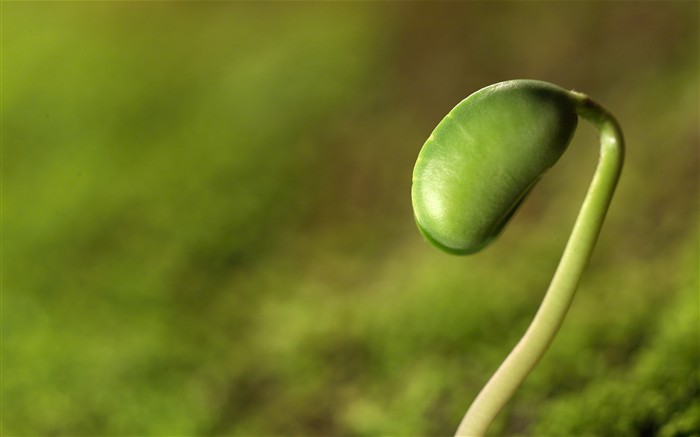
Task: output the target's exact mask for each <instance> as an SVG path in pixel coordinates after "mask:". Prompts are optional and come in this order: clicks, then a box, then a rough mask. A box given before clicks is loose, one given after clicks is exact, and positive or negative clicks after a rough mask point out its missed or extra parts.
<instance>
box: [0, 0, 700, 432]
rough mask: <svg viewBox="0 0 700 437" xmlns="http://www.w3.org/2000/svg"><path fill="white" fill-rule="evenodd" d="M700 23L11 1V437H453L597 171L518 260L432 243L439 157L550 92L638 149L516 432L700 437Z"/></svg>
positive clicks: (692, 15)
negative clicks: (456, 128) (481, 107)
mask: <svg viewBox="0 0 700 437" xmlns="http://www.w3.org/2000/svg"><path fill="white" fill-rule="evenodd" d="M699 40H700V33H699V25H698V5H697V3H693V2H668V3H662V2H650V3H629V2H607V3H606V2H576V3H564V2H561V3H557V2H555V3H552V2H541V3H540V2H524V3H504V2H497V3H493V4H489V3H480V2H466V3H452V2H447V3H413V2H407V3H371V2H369V3H350V2H348V3H325V2H292V3H285V2H263V3H247V2H245V3H219V2H211V3H194V2H172V3H169V2H163V3H160V2H158V3H149V2H124V3H122V2H99V3H88V2H56V3H49V2H26V3H20V2H3V4H2V389H1V393H2V403H1V408H2V419H1V429H0V431H1V432H2V434H3V435H7V436H29V435H32V436H34V435H80V436H107V435H120V436H121V435H123V436H126V435H130V436H137V435H138V436H156V435H158V436H162V435H181V436H185V435H186V436H195V435H197V436H199V435H202V436H203V435H211V436H223V435H231V436H270V435H280V436H282V435H318V436H331V435H333V436H336V435H337V436H340V435H357V436H378V435H405V436H428V435H430V436H433V435H448V434H450V433H452V432H454V430H455V429H456V426H457V424H458V423H459V420H460V419H461V416H462V415H463V413H464V411H465V410H466V408H467V407H468V405H469V403H470V402H471V400H472V399H473V398H474V397H475V396H476V394H477V392H478V391H479V389H480V388H481V386H483V384H484V383H485V382H486V380H487V379H488V376H489V375H490V374H491V373H492V372H493V371H494V370H495V369H496V367H497V366H498V364H499V363H500V362H501V361H502V360H503V358H504V357H505V356H506V354H507V353H508V351H509V350H510V348H512V346H513V345H514V344H515V342H516V341H517V339H518V338H519V337H520V335H521V334H522V333H523V332H524V329H525V327H526V326H527V324H528V323H529V321H530V320H531V318H532V316H533V315H534V312H535V310H536V308H537V306H538V304H539V301H540V300H541V298H542V294H543V292H544V290H545V289H546V286H547V284H548V281H549V279H550V277H551V274H552V272H553V271H554V268H555V267H556V263H557V260H558V257H559V255H560V253H561V250H562V249H563V246H564V243H565V240H566V237H567V235H568V233H569V231H570V228H571V225H572V224H573V220H574V218H575V215H576V212H577V209H578V206H579V205H580V203H581V201H582V199H583V195H584V193H585V190H586V187H587V184H588V182H589V181H590V178H591V176H592V173H593V170H594V168H595V162H596V156H597V139H596V134H595V132H594V130H593V129H592V128H591V127H590V126H588V125H586V124H585V123H581V125H580V127H579V132H578V133H577V134H576V137H575V139H574V141H573V142H572V144H571V146H570V150H569V151H568V152H567V154H566V155H565V156H564V157H563V158H562V160H561V161H560V163H559V164H557V166H555V167H554V168H553V169H552V170H551V171H550V173H549V174H548V175H547V176H546V177H545V178H543V180H542V181H541V183H540V184H539V186H538V187H537V188H536V189H535V190H534V192H533V193H532V194H531V195H530V197H529V198H528V199H527V201H526V202H525V204H524V206H523V209H522V211H521V212H520V213H519V214H518V215H517V216H516V217H515V219H514V220H513V223H512V224H511V225H510V226H509V228H507V229H506V231H505V233H504V234H503V235H502V237H501V238H500V239H499V240H498V241H496V242H495V243H494V244H493V245H492V246H491V247H489V248H488V249H486V250H485V251H483V252H481V253H479V254H476V255H473V256H470V257H454V256H451V255H447V254H443V253H441V252H439V251H437V249H434V248H432V247H430V246H429V245H428V244H427V243H426V242H424V241H423V240H422V239H421V237H420V234H419V233H418V231H417V229H416V227H415V225H414V223H413V216H412V211H411V205H410V184H411V172H412V167H413V163H414V161H415V157H416V156H417V154H418V150H419V149H420V147H421V145H422V143H423V142H424V141H425V140H426V139H427V137H428V135H429V134H430V132H431V130H432V129H433V127H434V126H435V125H436V124H437V123H438V122H439V121H440V119H441V118H442V116H443V115H444V114H446V113H447V112H448V111H449V110H450V109H451V108H452V107H453V106H454V105H456V104H457V103H458V102H459V101H460V100H462V99H463V98H464V97H466V96H467V95H468V94H470V93H471V92H473V91H476V90H477V89H479V88H481V87H483V86H485V85H488V84H491V83H494V82H498V81H502V80H507V79H514V78H533V79H540V80H546V81H550V82H553V83H556V84H558V85H560V86H562V87H564V88H572V89H576V90H580V91H583V92H585V93H587V94H589V95H590V96H591V97H593V98H594V99H595V100H597V101H598V102H600V103H601V104H603V105H604V106H605V107H607V108H608V109H609V110H610V111H611V112H613V113H614V114H616V115H617V116H618V118H619V121H620V123H621V124H622V126H623V130H624V132H625V135H626V139H627V143H628V150H627V161H626V166H625V169H624V171H623V176H622V180H621V182H620V185H619V188H618V192H617V195H616V198H615V199H614V201H613V205H612V208H611V210H610V213H609V217H608V221H607V222H606V225H605V227H604V230H603V233H602V235H601V239H600V241H599V244H598V247H597V249H596V252H595V254H594V257H593V259H592V260H591V264H590V267H589V269H588V271H587V272H586V274H585V277H584V278H583V281H582V283H581V287H580V290H579V293H578V296H577V298H576V300H575V302H574V304H573V306H572V308H571V311H570V314H569V317H568V318H567V321H566V322H565V324H564V326H563V328H562V331H561V333H560V334H559V336H558V337H557V339H556V340H555V342H554V344H553V346H552V348H551V350H550V351H549V352H548V353H547V355H546V356H545V358H544V359H543V361H542V362H541V363H540V365H539V366H538V367H537V368H536V369H535V371H534V372H533V374H532V375H531V376H530V378H529V379H528V380H527V381H526V382H525V384H524V385H523V387H522V388H521V390H520V391H519V392H518V393H517V394H516V396H515V398H514V399H513V401H512V402H511V403H510V404H509V405H508V407H507V408H506V410H504V412H503V413H502V414H501V415H500V416H499V417H498V419H497V422H496V423H495V424H494V426H493V427H492V430H491V432H492V433H493V435H538V436H574V435H576V436H578V435H639V436H649V435H662V436H690V435H698V434H699V433H700V400H699V397H700V382H699V380H698V378H699V374H698V369H699V368H700V350H699V348H700V346H699V344H698V343H699V340H698V339H699V338H700V319H699V317H698V312H699V311H700V303H699V301H698V266H699V265H700V260H699V258H698V196H699V194H700V193H699V190H698V169H699V165H698V164H699V157H698V153H699V148H698V145H699V144H698V143H699V138H700V135H699V133H698V120H699V119H700V114H699V111H698V109H699V101H700V95H699V90H698V53H699V49H700V47H699V45H698V41H699Z"/></svg>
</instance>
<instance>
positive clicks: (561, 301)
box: [456, 91, 624, 436]
mask: <svg viewBox="0 0 700 437" xmlns="http://www.w3.org/2000/svg"><path fill="white" fill-rule="evenodd" d="M570 97H571V99H572V100H573V102H574V103H575V105H576V110H577V113H578V114H579V115H580V116H581V117H583V118H585V119H586V120H588V121H590V122H591V123H593V124H594V125H595V126H596V128H597V129H598V130H599V131H600V158H599V161H598V166H597V168H596V171H595V174H594V175H593V181H592V182H591V185H590V187H589V188H588V192H587V193H586V198H585V199H584V201H583V206H582V207H581V211H580V212H579V214H578V217H577V218H576V223H575V224H574V228H573V231H572V233H571V236H570V237H569V241H568V242H567V244H566V248H565V249H564V254H563V255H562V258H561V261H560V262H559V266H558V267H557V270H556V272H555V273H554V277H553V278H552V282H551V283H550V285H549V289H548V290H547V293H546V295H545V297H544V300H543V301H542V304H541V305H540V308H539V310H538V311H537V314H536V315H535V318H534V319H533V321H532V323H531V324H530V326H529V327H528V329H527V332H525V335H524V336H523V337H522V339H520V341H519V342H518V344H517V345H516V346H515V348H514V349H513V351H512V352H511V353H510V355H508V358H506V360H505V361H504V362H503V364H501V366H500V367H499V368H498V370H497V371H496V373H495V374H494V375H493V376H492V377H491V379H490V380H489V382H488V383H487V384H486V386H485V387H484V388H483V389H482V390H481V392H480V393H479V395H478V396H477V397H476V399H475V400H474V402H473V403H472V405H471V407H470V408H469V411H467V414H466V415H465V416H464V419H462V422H461V424H460V425H459V429H458V430H457V434H456V435H457V436H482V435H484V433H485V432H486V430H487V428H488V426H489V425H490V424H491V422H492V421H493V419H494V418H495V417H496V415H497V414H498V412H499V411H500V410H501V408H502V407H503V405H505V403H506V402H507V401H508V400H509V399H510V397H511V396H512V395H513V393H514V392H515V390H516V389H517V388H518V387H519V386H520V384H521V383H522V382H523V380H524V379H525V378H526V377H527V375H528V374H529V373H530V371H531V370H532V369H533V367H535V365H536V364H537V362H538V361H539V360H540V358H541V357H542V356H543V355H544V353H545V351H546V350H547V348H548V347H549V345H550V344H551V342H552V340H553V339H554V336H555V335H556V333H557V331H558V330H559V327H560V326H561V324H562V321H563V320H564V316H565V315H566V312H567V310H568V309H569V306H570V305H571V301H572V300H573V298H574V294H575V292H576V287H577V286H578V283H579V281H580V279H581V274H582V273H583V270H584V268H585V267H586V264H587V263H588V260H589V258H590V256H591V253H592V252H593V246H594V245H595V242H596V240H597V238H598V235H599V233H600V229H601V227H602V225H603V220H604V219H605V214H606V212H607V210H608V206H609V205H610V200H611V199H612V195H613V192H614V191H615V186H616V185H617V181H618V179H619V176H620V171H621V170H622V162H623V159H624V141H623V138H622V131H621V130H620V126H619V124H618V123H617V121H616V120H615V118H614V117H613V116H612V115H611V114H610V113H609V112H607V111H606V110H605V109H603V108H602V107H601V106H600V105H598V104H597V103H595V102H593V101H592V100H591V99H589V98H588V97H587V96H585V95H583V94H580V93H577V92H574V91H572V92H570Z"/></svg>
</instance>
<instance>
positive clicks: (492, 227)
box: [412, 80, 624, 436]
mask: <svg viewBox="0 0 700 437" xmlns="http://www.w3.org/2000/svg"><path fill="white" fill-rule="evenodd" d="M577 115H580V116H581V117H583V118H585V119H587V120H589V121H590V122H592V123H593V124H594V125H595V126H596V127H597V128H598V130H599V131H600V138H601V153H600V159H599V162H598V167H597V169H596V172H595V174H594V176H593V181H592V182H591V185H590V188H589V190H588V193H587V194H586V198H585V199H584V202H583V206H582V207H581V211H580V212H579V215H578V217H577V219H576V223H575V225H574V229H573V231H572V233H571V236H570V237H569V241H568V243H567V245H566V248H565V249H564V254H563V255H562V259H561V261H560V263H559V266H558V267H557V271H556V272H555V274H554V278H553V279H552V282H551V284H550V286H549V290H548V291H547V294H546V295H545V298H544V301H543V302H542V305H541V306H540V309H539V310H538V312H537V314H536V315H535V318H534V320H533V321H532V323H531V324H530V327H529V328H528V330H527V332H526V333H525V335H524V336H523V338H522V339H521V340H520V342H519V343H518V345H517V346H516V347H515V349H513V351H512V352H511V353H510V355H509V356H508V358H506V360H505V361H504V362H503V364H501V366H500V367H499V369H498V370H497V371H496V373H495V374H494V375H493V376H492V378H491V379H490V380H489V382H488V383H487V385H486V386H485V387H484V388H483V389H482V391H481V392H480V393H479V395H478V396H477V398H476V399H475V401H474V402H473V404H472V406H471V407H470V408H469V411H467V414H466V415H465V416H464V419H463V420H462V423H461V424H460V426H459V429H458V431H457V435H460V436H476V435H483V434H484V433H485V432H486V430H487V428H488V426H489V425H490V424H491V422H492V421H493V419H494V417H495V416H496V414H498V412H499V411H500V410H501V408H502V407H503V405H504V404H505V403H506V402H507V401H508V399H509V398H510V397H511V396H512V394H513V393H514V392H515V390H516V389H517V388H518V386H520V384H521V383H522V381H523V380H524V379H525V377H527V375H528V374H529V373H530V371H531V370H532V368H533V367H534V366H535V364H537V362H538V361H539V359H540V358H541V357H542V355H543V354H544V352H545V351H546V349H547V347H548V346H549V344H550V343H551V342H552V340H553V339H554V336H555V335H556V333H557V331H558V330H559V327H560V326H561V323H562V321H563V319H564V316H565V315H566V311H567V310H568V308H569V305H570V304H571V301H572V299H573V296H574V293H575V291H576V287H577V286H578V283H579V280H580V278H581V274H582V273H583V270H584V268H585V266H586V263H587V262H588V259H589V258H590V255H591V253H592V251H593V246H594V245H595V241H596V239H597V237H598V234H599V233H600V228H601V226H602V224H603V220H604V218H605V214H606V212H607V210H608V206H609V204H610V200H611V198H612V195H613V192H614V190H615V186H616V185H617V181H618V179H619V175H620V171H621V169H622V161H623V155H624V145H623V139H622V132H621V131H620V128H619V125H618V124H617V121H616V120H615V119H614V117H612V115H610V114H609V113H608V112H607V111H606V110H604V109H603V108H602V107H600V106H599V105H597V104H596V103H594V102H593V101H591V100H590V99H589V98H588V97H586V96H585V95H583V94H580V93H577V92H574V91H567V90H564V89H562V88H560V87H558V86H556V85H552V84H549V83H546V82H541V81H534V80H512V81H507V82H501V83H498V84H495V85H491V86H488V87H486V88H483V89H481V90H479V91H477V92H475V93H474V94H472V95H470V96H469V97H467V98H466V99H464V100H463V101H462V102H460V103H459V104H458V105H457V106H456V107H455V108H454V109H453V110H452V111H450V113H449V114H447V116H445V118H444V119H443V120H442V121H441V122H440V123H439V124H438V126H437V127H436V128H435V130H434V131H433V133H432V134H431V135H430V137H429V138H428V141H426V143H425V145H424V146H423V149H422V150H421V151H420V154H419V155H418V160H417V162H416V166H415V169H414V171H413V188H412V198H413V210H414V214H415V218H416V223H417V224H418V228H419V229H420V231H421V233H422V234H423V235H424V236H425V237H426V239H427V240H428V241H429V242H431V243H432V244H434V245H435V246H437V247H439V248H440V249H443V250H445V251H447V252H450V253H456V254H468V253H473V252H476V251H478V250H480V249H482V248H484V247H485V246H486V245H488V244H489V243H490V242H491V241H493V240H494V238H496V237H497V236H498V234H499V233H500V232H501V231H502V230H503V228H504V227H505V225H506V224H507V223H508V221H509V220H510V218H511V217H512V216H513V214H514V213H515V211H516V210H517V208H518V207H519V206H520V204H521V203H522V201H523V199H524V198H525V196H526V195H527V193H528V192H529V191H530V190H531V189H532V187H533V186H534V185H535V183H536V182H537V181H538V180H539V179H540V177H542V175H543V174H544V172H546V171H547V169H549V168H550V167H551V166H552V165H554V164H555V163H556V161H557V160H558V159H559V157H560V156H561V155H562V154H563V153H564V151H565V150H566V148H567V146H568V144H569V142H570V140H571V138H572V136H573V134H574V131H575V130H576V125H577V123H578V117H577Z"/></svg>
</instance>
